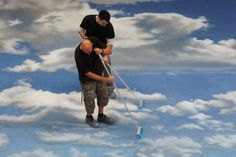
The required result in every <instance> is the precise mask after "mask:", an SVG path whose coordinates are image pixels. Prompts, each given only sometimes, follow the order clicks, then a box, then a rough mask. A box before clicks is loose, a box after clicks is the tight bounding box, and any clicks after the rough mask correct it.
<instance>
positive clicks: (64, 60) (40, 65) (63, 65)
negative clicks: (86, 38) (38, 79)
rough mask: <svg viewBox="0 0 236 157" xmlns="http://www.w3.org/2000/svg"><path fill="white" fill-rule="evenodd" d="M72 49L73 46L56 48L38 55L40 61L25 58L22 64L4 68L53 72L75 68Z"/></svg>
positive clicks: (14, 70) (8, 69)
mask: <svg viewBox="0 0 236 157" xmlns="http://www.w3.org/2000/svg"><path fill="white" fill-rule="evenodd" d="M74 51H75V48H62V49H57V50H54V51H51V52H49V53H48V54H46V55H41V56H39V58H40V59H41V60H42V61H41V62H36V61H34V60H31V59H27V60H25V61H24V62H23V64H21V65H17V66H15V67H8V68H6V69H5V70H7V71H10V72H35V71H46V72H55V71H56V70H59V69H65V70H72V69H74V68H75V61H74Z"/></svg>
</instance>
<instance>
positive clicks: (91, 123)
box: [85, 115, 99, 128]
mask: <svg viewBox="0 0 236 157" xmlns="http://www.w3.org/2000/svg"><path fill="white" fill-rule="evenodd" d="M85 122H86V123H87V124H88V125H89V126H91V127H92V128H99V124H98V122H96V121H95V120H94V118H93V116H92V115H91V116H86V118H85Z"/></svg>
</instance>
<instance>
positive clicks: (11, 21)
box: [8, 19, 23, 26]
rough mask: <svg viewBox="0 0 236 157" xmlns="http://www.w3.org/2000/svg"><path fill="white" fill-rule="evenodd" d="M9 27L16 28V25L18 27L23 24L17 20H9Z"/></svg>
mask: <svg viewBox="0 0 236 157" xmlns="http://www.w3.org/2000/svg"><path fill="white" fill-rule="evenodd" d="M8 22H9V26H16V25H20V24H22V23H23V22H22V21H20V20H19V19H15V20H9V21H8Z"/></svg>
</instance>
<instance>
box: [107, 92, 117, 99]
mask: <svg viewBox="0 0 236 157" xmlns="http://www.w3.org/2000/svg"><path fill="white" fill-rule="evenodd" d="M108 95H109V98H111V99H115V98H116V93H115V92H113V91H112V92H109V93H108Z"/></svg>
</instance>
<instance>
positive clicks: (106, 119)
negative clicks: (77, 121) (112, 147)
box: [98, 114, 114, 125]
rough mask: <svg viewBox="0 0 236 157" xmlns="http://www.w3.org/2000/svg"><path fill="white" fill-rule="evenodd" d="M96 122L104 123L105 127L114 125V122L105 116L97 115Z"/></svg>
mask: <svg viewBox="0 0 236 157" xmlns="http://www.w3.org/2000/svg"><path fill="white" fill-rule="evenodd" d="M98 122H101V123H105V124H107V125H112V124H114V120H113V119H111V118H109V117H107V116H106V115H105V114H102V115H100V114H99V115H98Z"/></svg>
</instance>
